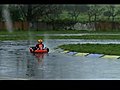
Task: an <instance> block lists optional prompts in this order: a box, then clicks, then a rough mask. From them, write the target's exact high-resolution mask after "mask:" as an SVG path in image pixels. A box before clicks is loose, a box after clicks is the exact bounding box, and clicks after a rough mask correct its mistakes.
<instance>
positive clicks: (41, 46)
mask: <svg viewBox="0 0 120 90" xmlns="http://www.w3.org/2000/svg"><path fill="white" fill-rule="evenodd" d="M37 41H38V44H36V46H35V47H31V48H30V50H31V51H32V52H33V51H35V50H43V49H44V44H43V40H42V39H39V40H37Z"/></svg>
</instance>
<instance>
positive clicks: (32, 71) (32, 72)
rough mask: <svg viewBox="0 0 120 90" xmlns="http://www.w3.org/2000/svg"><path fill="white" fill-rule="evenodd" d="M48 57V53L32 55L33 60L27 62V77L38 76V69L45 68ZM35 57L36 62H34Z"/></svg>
mask: <svg viewBox="0 0 120 90" xmlns="http://www.w3.org/2000/svg"><path fill="white" fill-rule="evenodd" d="M46 55H48V53H32V55H31V57H32V59H30V58H29V59H28V60H27V73H26V75H27V76H29V77H32V76H36V74H37V73H38V67H39V66H41V67H42V66H43V62H44V57H45V56H46ZM33 57H34V60H33Z"/></svg>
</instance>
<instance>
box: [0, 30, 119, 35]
mask: <svg viewBox="0 0 120 90" xmlns="http://www.w3.org/2000/svg"><path fill="white" fill-rule="evenodd" d="M29 32H30V33H32V34H45V33H46V34H81V33H90V34H95V33H106V34H107V33H109V34H113V33H117V34H118V33H119V34H120V30H113V31H110V30H99V31H97V30H96V31H88V30H39V31H36V30H31V31H28V30H21V31H17V30H16V31H15V30H14V31H13V32H12V33H9V32H8V31H6V30H1V31H0V35H27V34H28V33H29Z"/></svg>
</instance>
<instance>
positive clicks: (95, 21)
mask: <svg viewBox="0 0 120 90" xmlns="http://www.w3.org/2000/svg"><path fill="white" fill-rule="evenodd" d="M96 19H97V16H96V14H95V18H94V26H95V31H96V24H97V23H96Z"/></svg>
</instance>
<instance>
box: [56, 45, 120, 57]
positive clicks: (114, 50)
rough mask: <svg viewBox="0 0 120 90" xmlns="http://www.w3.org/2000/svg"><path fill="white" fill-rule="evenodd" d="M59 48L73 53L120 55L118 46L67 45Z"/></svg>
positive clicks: (119, 46)
mask: <svg viewBox="0 0 120 90" xmlns="http://www.w3.org/2000/svg"><path fill="white" fill-rule="evenodd" d="M58 48H61V49H63V50H69V51H72V52H81V53H93V54H94V53H98V54H107V55H120V45H118V44H67V45H61V46H58Z"/></svg>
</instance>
